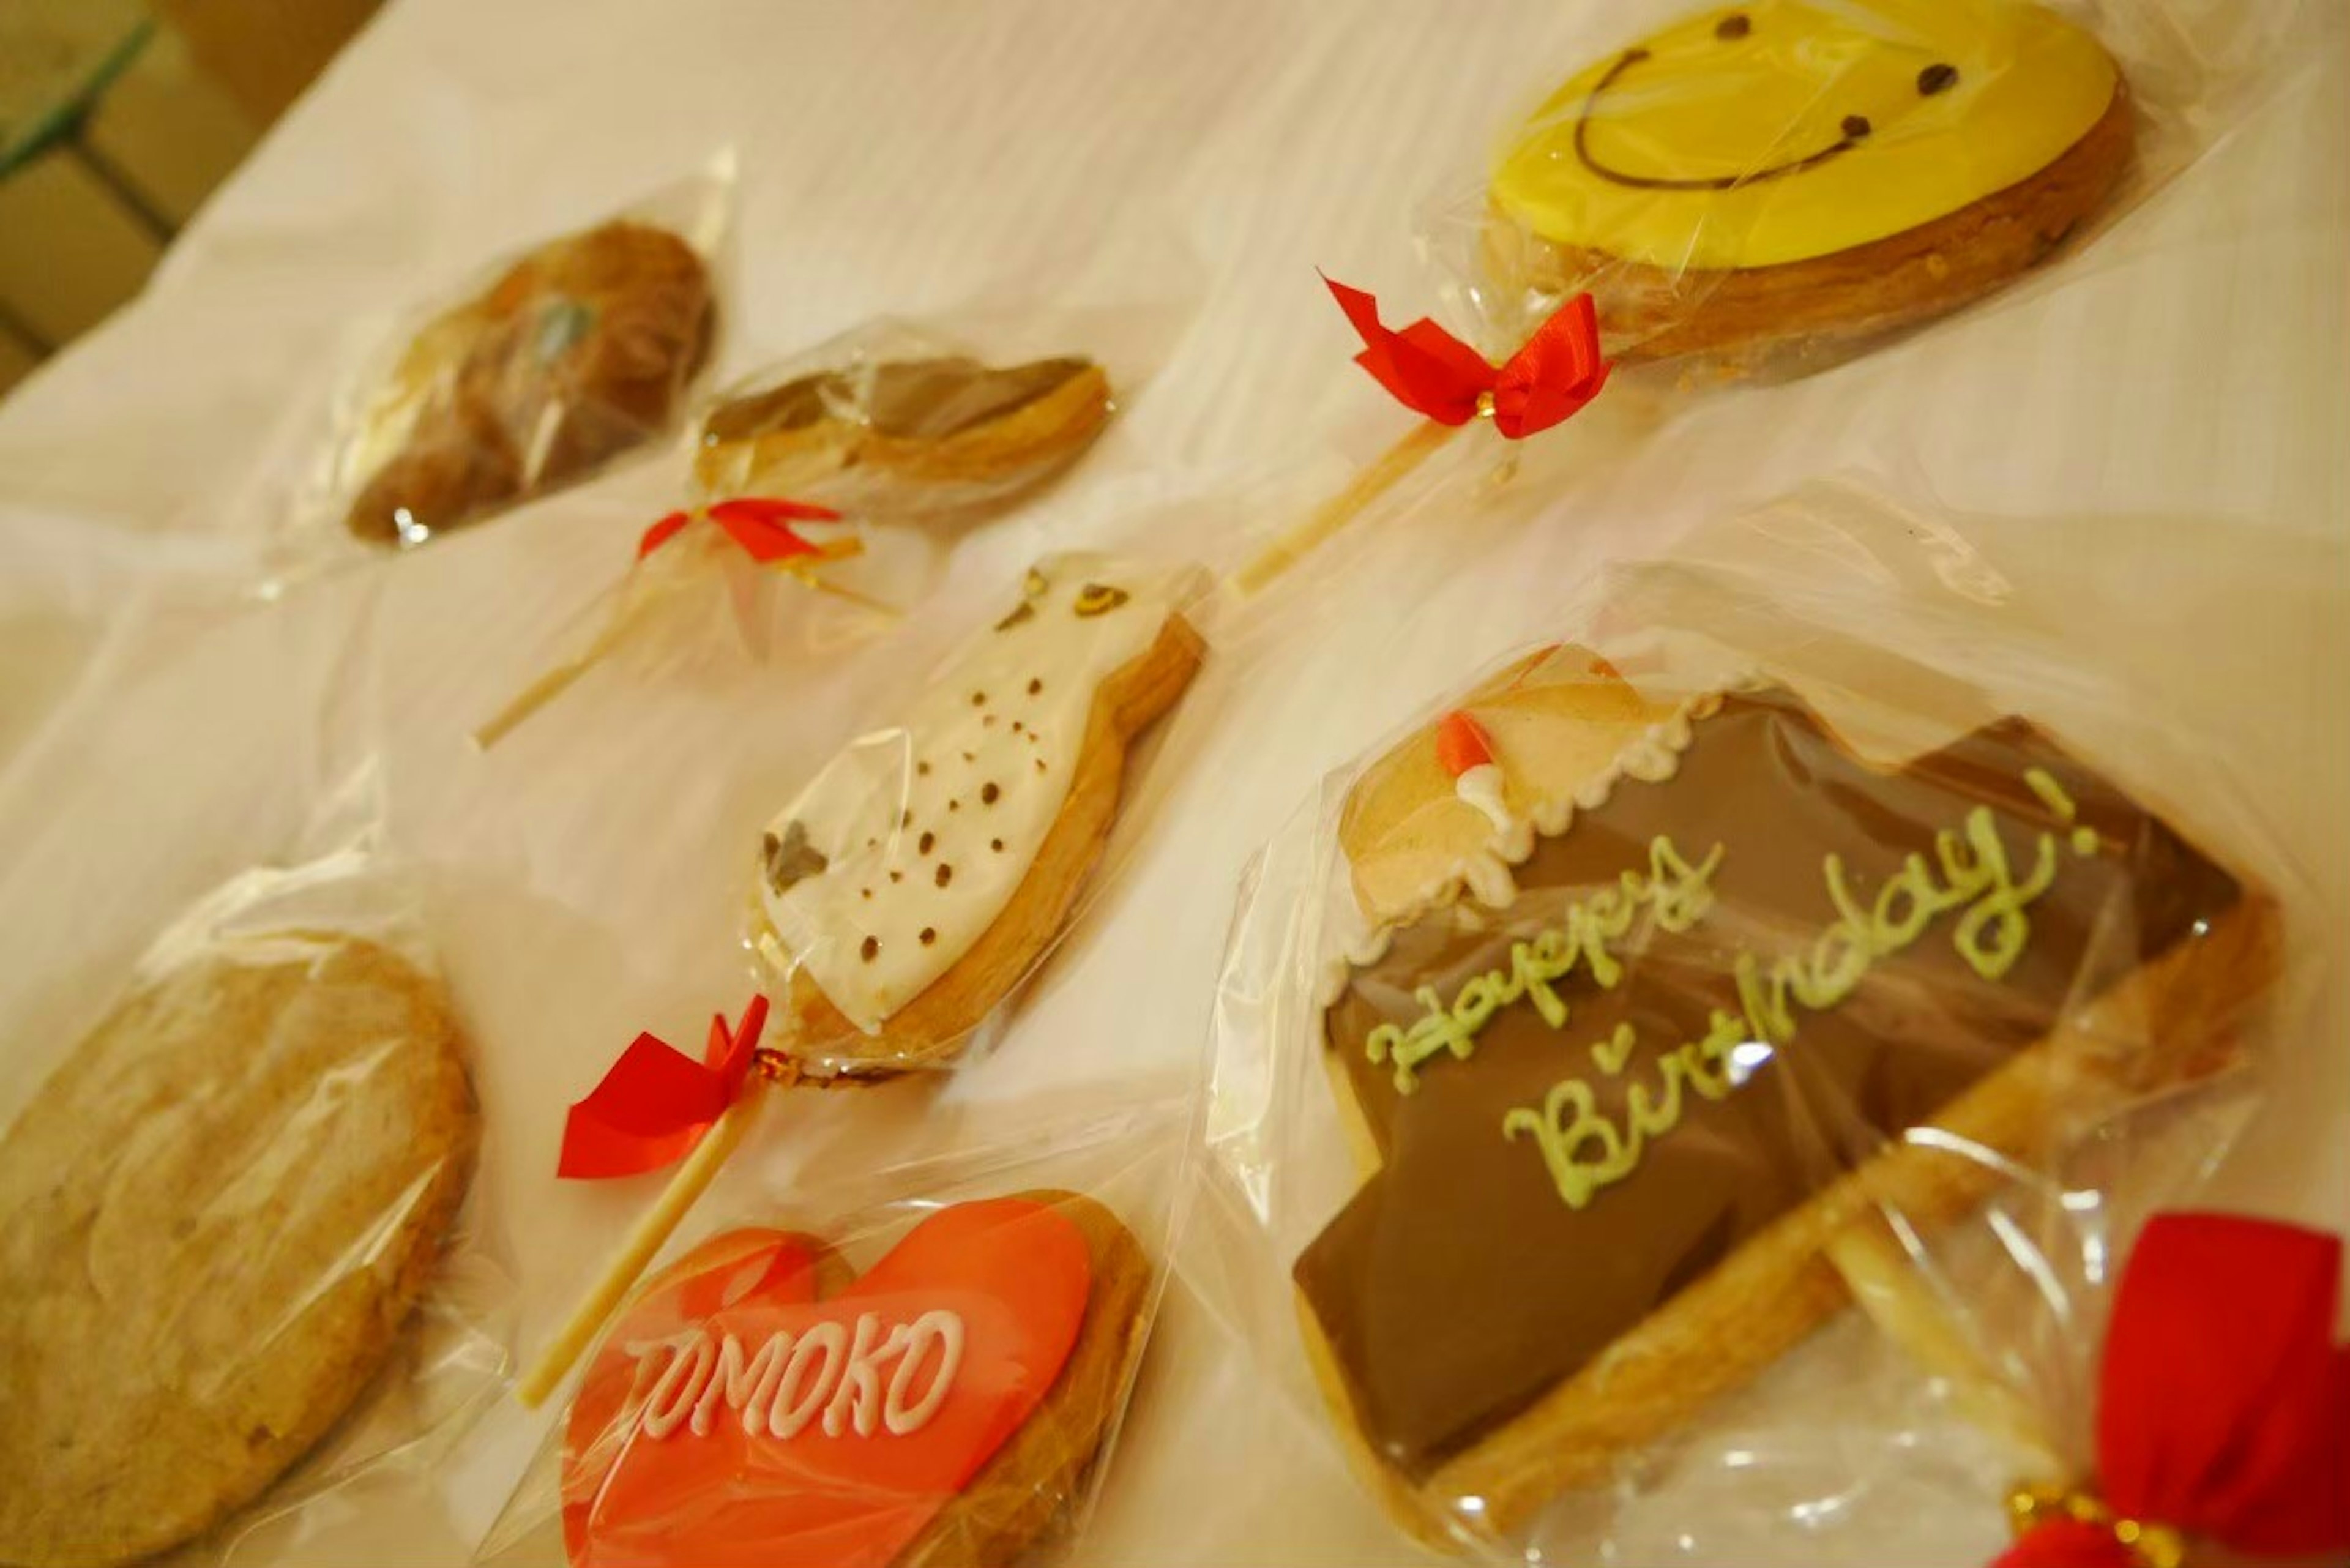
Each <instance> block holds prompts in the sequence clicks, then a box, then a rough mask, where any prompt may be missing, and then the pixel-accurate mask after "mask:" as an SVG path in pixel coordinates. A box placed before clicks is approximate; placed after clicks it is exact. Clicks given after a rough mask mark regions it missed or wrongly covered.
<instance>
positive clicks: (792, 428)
mask: <svg viewBox="0 0 2350 1568" xmlns="http://www.w3.org/2000/svg"><path fill="white" fill-rule="evenodd" d="M1109 412H1110V400H1109V379H1108V378H1107V376H1105V375H1103V374H1102V371H1101V368H1100V367H1099V366H1097V365H1096V364H1094V363H1093V362H1092V361H1091V360H1089V359H1079V358H1059V359H1039V360H1036V361H1035V362H1033V363H1030V364H1025V365H1014V366H1010V367H1008V368H1006V369H991V368H990V367H988V366H985V365H983V364H981V363H980V362H979V361H978V360H976V359H967V358H935V359H899V360H883V361H881V362H879V363H876V364H866V365H859V366H857V367H855V368H854V369H842V370H828V371H825V372H823V373H821V374H817V375H813V376H803V377H801V378H799V379H796V380H792V381H787V382H785V383H784V384H783V385H781V386H779V387H774V388H771V389H766V390H764V391H754V392H748V393H745V394H743V395H742V396H740V397H736V398H734V399H733V400H729V401H727V402H724V403H722V404H720V405H719V406H718V407H717V408H716V409H714V410H712V411H711V413H710V415H709V417H708V418H707V419H705V420H703V421H702V440H701V444H700V447H699V449H698V450H697V452H696V453H695V456H694V475H695V477H696V478H697V479H698V480H699V481H700V482H701V483H702V488H703V489H704V490H706V491H708V492H709V493H712V494H714V495H747V494H758V495H791V496H798V497H803V498H808V499H815V500H821V501H825V502H827V503H828V504H833V505H836V506H840V507H843V508H844V509H847V510H851V511H854V512H856V513H858V514H864V515H873V516H879V517H890V516H901V517H902V516H913V515H920V514H924V513H931V512H940V511H947V510H951V509H954V508H958V507H962V506H968V505H973V504H981V503H985V502H993V501H1000V500H1002V499H1003V498H1004V497H1006V496H1009V495H1011V494H1014V493H1017V492H1019V491H1022V490H1025V489H1027V488H1028V487H1030V486H1032V485H1035V484H1038V483H1042V482H1043V481H1045V479H1048V478H1050V477H1051V476H1052V475H1054V474H1055V473H1057V472H1060V471H1061V470H1062V469H1063V468H1065V467H1066V466H1067V465H1068V464H1069V463H1070V462H1073V461H1074V460H1075V459H1076V456H1077V454H1078V453H1079V452H1083V451H1084V450H1085V449H1086V448H1087V447H1088V446H1090V445H1092V444H1093V441H1094V438H1095V437H1096V436H1097V435H1099V434H1100V433H1101V431H1102V426H1103V425H1104V424H1105V423H1107V421H1108V419H1109Z"/></svg>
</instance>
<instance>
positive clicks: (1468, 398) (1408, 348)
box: [1322, 275, 1493, 425]
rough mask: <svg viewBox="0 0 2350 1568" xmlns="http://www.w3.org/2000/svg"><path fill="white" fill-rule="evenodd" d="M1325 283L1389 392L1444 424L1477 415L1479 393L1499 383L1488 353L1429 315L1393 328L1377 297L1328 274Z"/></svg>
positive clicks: (1366, 365)
mask: <svg viewBox="0 0 2350 1568" xmlns="http://www.w3.org/2000/svg"><path fill="white" fill-rule="evenodd" d="M1322 281H1323V282H1324V283H1325V284H1326V285H1327V286H1329V289H1330V294H1331V297H1333V298H1334V299H1336V301H1337V302H1338V308H1339V309H1340V310H1342V311H1344V312H1345V313H1346V317H1347V322H1348V323H1349V324H1350V325H1351V326H1352V327H1354V328H1355V333H1356V335H1357V337H1360V338H1362V340H1363V351H1362V352H1361V353H1359V354H1357V355H1356V356H1355V363H1356V364H1357V365H1360V366H1361V367H1362V368H1363V369H1366V370H1367V371H1369V372H1370V375H1371V379H1373V380H1375V381H1377V382H1378V384H1379V385H1380V386H1382V387H1384V388H1386V389H1388V395H1389V396H1391V397H1393V398H1394V399H1395V400H1396V401H1398V402H1399V403H1401V404H1402V405H1403V406H1404V407H1405V408H1408V409H1409V410H1412V411H1413V412H1414V413H1418V414H1424V415H1426V416H1427V417H1428V418H1430V419H1431V420H1435V421H1439V422H1440V423H1442V424H1448V425H1459V424H1466V423H1468V422H1469V421H1471V420H1472V419H1474V418H1476V415H1477V399H1478V397H1479V395H1480V394H1481V393H1483V392H1487V391H1490V390H1492V387H1493V368H1492V366H1491V365H1488V364H1487V363H1485V358H1484V356H1483V355H1482V354H1480V353H1478V352H1477V350H1475V349H1474V348H1471V347H1469V345H1468V344H1466V343H1463V342H1461V339H1459V338H1458V337H1453V336H1452V334H1451V333H1450V332H1447V331H1445V330H1444V328H1442V327H1439V326H1438V325H1437V324H1436V323H1435V322H1433V321H1430V320H1429V319H1427V318H1426V317H1421V318H1420V319H1419V320H1418V321H1415V322H1413V323H1412V324H1411V325H1410V326H1409V327H1405V328H1404V329H1403V330H1402V331H1400V332H1392V331H1389V330H1388V328H1387V327H1385V326H1384V325H1382V324H1381V323H1380V321H1379V307H1378V300H1377V299H1375V298H1373V297H1372V296H1370V295H1368V294H1367V293H1365V292H1364V291H1363V290H1361V289H1359V288H1350V287H1348V286H1347V285H1345V284H1343V283H1340V282H1339V281H1337V279H1336V278H1333V277H1331V276H1329V275H1323V278H1322Z"/></svg>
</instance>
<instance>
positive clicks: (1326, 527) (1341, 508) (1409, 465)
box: [1232, 420, 1462, 596]
mask: <svg viewBox="0 0 2350 1568" xmlns="http://www.w3.org/2000/svg"><path fill="white" fill-rule="evenodd" d="M1461 428H1462V427H1461V426H1460V425H1448V424H1443V423H1440V422H1439V421H1435V420H1422V421H1420V422H1419V424H1417V425H1415V426H1413V427H1412V428H1411V429H1410V430H1409V431H1407V432H1405V434H1404V436H1403V439H1401V440H1400V441H1397V442H1396V443H1395V444H1394V445H1393V446H1391V447H1389V448H1388V450H1387V451H1386V452H1382V453H1380V454H1379V458H1378V462H1374V463H1372V464H1371V465H1370V466H1369V467H1368V468H1366V469H1364V470H1363V472H1360V473H1358V474H1357V475H1356V476H1355V480H1354V483H1351V484H1349V485H1347V488H1346V489H1344V490H1342V491H1340V492H1338V493H1337V494H1336V495H1334V496H1332V497H1331V498H1330V499H1329V500H1327V501H1326V502H1324V503H1323V504H1321V506H1319V507H1318V508H1316V509H1315V513H1314V515H1312V516H1311V517H1308V518H1307V519H1306V520H1305V522H1303V523H1301V524H1298V525H1297V526H1296V527H1295V528H1293V529H1291V530H1290V531H1289V532H1288V533H1286V534H1284V535H1282V536H1281V537H1280V538H1278V539H1275V540H1274V542H1273V543H1272V544H1270V545H1266V546H1265V547H1264V548H1263V550H1262V551H1260V552H1259V553H1258V555H1257V556H1256V558H1255V559H1254V560H1252V561H1251V562H1249V563H1248V565H1246V566H1243V567H1242V568H1241V569H1240V571H1239V572H1238V573H1236V574H1235V575H1234V576H1233V577H1232V587H1234V588H1236V589H1238V590H1239V592H1240V593H1241V594H1243V596H1245V595H1249V594H1253V593H1256V592H1258V591H1260V590H1262V589H1263V587H1265V585H1266V584H1268V583H1270V582H1272V581H1273V580H1274V578H1275V577H1278V576H1281V574H1282V573H1284V572H1285V571H1287V570H1289V568H1290V567H1292V566H1295V565H1297V563H1298V562H1300V561H1302V560H1304V559H1305V557H1306V556H1309V555H1311V554H1312V553H1313V552H1314V551H1315V549H1316V548H1318V547H1319V546H1320V545H1323V544H1325V543H1326V542H1327V541H1328V540H1329V539H1330V538H1331V537H1332V536H1333V535H1336V534H1337V533H1338V532H1339V530H1341V529H1343V528H1345V527H1346V526H1347V524H1349V523H1352V522H1353V521H1354V520H1355V519H1356V518H1357V517H1358V516H1360V515H1361V514H1362V513H1363V512H1364V510H1365V509H1366V508H1367V507H1368V506H1369V505H1370V504H1371V503H1372V502H1374V501H1377V500H1378V498H1379V497H1380V496H1381V495H1383V494H1385V493H1387V492H1388V489H1389V488H1390V487H1392V486H1393V485H1394V484H1395V483H1396V482H1397V481H1398V480H1400V479H1401V478H1403V477H1404V475H1406V474H1408V473H1409V472H1411V471H1412V470H1413V469H1415V468H1418V467H1419V465H1420V464H1421V463H1423V462H1427V461H1428V460H1429V459H1430V457H1432V456H1434V455H1435V454H1436V452H1437V450H1438V449H1439V448H1440V447H1441V446H1443V445H1444V443H1445V442H1446V441H1451V439H1452V436H1453V432H1454V431H1459V430H1461Z"/></svg>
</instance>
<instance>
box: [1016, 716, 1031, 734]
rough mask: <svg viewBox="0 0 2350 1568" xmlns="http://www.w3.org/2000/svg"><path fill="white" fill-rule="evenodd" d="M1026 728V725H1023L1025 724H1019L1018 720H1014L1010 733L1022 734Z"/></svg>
mask: <svg viewBox="0 0 2350 1568" xmlns="http://www.w3.org/2000/svg"><path fill="white" fill-rule="evenodd" d="M1027 728H1028V726H1027V725H1025V724H1024V723H1022V722H1020V721H1019V720H1017V719H1014V720H1013V721H1012V732H1013V733H1014V734H1015V735H1017V734H1020V733H1022V732H1024V731H1025V730H1026V729H1027Z"/></svg>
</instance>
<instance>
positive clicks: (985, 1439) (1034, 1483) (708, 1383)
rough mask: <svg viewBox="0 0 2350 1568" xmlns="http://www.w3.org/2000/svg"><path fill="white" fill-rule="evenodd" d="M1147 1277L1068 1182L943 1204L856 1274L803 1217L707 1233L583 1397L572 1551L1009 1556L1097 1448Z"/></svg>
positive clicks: (571, 1458) (656, 1291)
mask: <svg viewBox="0 0 2350 1568" xmlns="http://www.w3.org/2000/svg"><path fill="white" fill-rule="evenodd" d="M1148 1282H1149V1264H1148V1262H1146V1261H1145V1259H1144V1258H1143V1255H1142V1253H1141V1250H1140V1249H1139V1246H1138V1245H1137V1244H1136V1242H1135V1241H1134V1239H1133V1237H1132V1236H1131V1235H1129V1234H1128V1232H1127V1231H1126V1230H1125V1228H1124V1227H1123V1226H1121V1225H1120V1224H1119V1223H1118V1220H1116V1219H1114V1218H1113V1217H1112V1216H1111V1215H1110V1214H1109V1212H1108V1210H1105V1209H1103V1208H1102V1207H1101V1206H1100V1205H1098V1204H1096V1203H1093V1202H1092V1201H1090V1200H1088V1199H1084V1198H1080V1197H1077V1196H1076V1195H1075V1194H1072V1193H1063V1192H1032V1193H1025V1194H1021V1195H1018V1196H1014V1197H1009V1198H999V1199H988V1200H985V1201H981V1202H972V1203H962V1204H956V1205H953V1206H951V1207H949V1208H945V1209H941V1210H937V1211H936V1212H934V1213H932V1214H931V1215H930V1216H929V1217H928V1218H926V1219H924V1220H922V1221H921V1222H920V1224H918V1225H916V1226H915V1227H914V1228H913V1229H912V1230H911V1231H908V1232H907V1233H906V1235H905V1236H904V1237H903V1238H902V1239H900V1240H899V1242H898V1244H897V1245H896V1246H895V1247H894V1248H892V1249H891V1250H890V1251H889V1253H888V1255H887V1256H885V1257H883V1258H882V1259H881V1260H880V1261H879V1262H877V1263H875V1264H874V1266H873V1267H872V1268H871V1269H869V1270H868V1271H867V1272H865V1273H864V1274H863V1275H862V1276H860V1277H857V1278H854V1279H850V1278H849V1277H848V1272H847V1268H846V1266H845V1265H844V1264H842V1263H841V1262H840V1261H839V1259H838V1258H837V1255H836V1254H834V1253H833V1252H832V1251H830V1250H829V1249H828V1248H827V1247H826V1245H825V1244H824V1243H823V1242H822V1241H818V1240H816V1239H815V1238H813V1237H809V1236H805V1235H798V1234H794V1233H791V1232H786V1231H765V1230H743V1231H730V1232H728V1233H726V1234H724V1235H722V1236H719V1237H715V1238H713V1239H712V1240H711V1241H707V1242H704V1243H703V1244H702V1246H700V1247H698V1248H696V1249H695V1250H694V1251H692V1252H691V1253H689V1254H688V1255H687V1256H685V1257H684V1258H682V1259H680V1260H679V1261H678V1262H676V1263H674V1264H672V1265H671V1267H669V1268H668V1269H666V1270H664V1271H662V1272H660V1274H658V1275H657V1276H655V1277H654V1278H653V1279H652V1281H651V1282H650V1283H649V1284H648V1286H647V1287H646V1289H645V1291H644V1292H643V1293H641V1294H640V1295H639V1298H638V1299H637V1301H636V1303H635V1304H634V1305H633V1306H631V1307H630V1309H629V1312H628V1313H627V1314H625V1315H624V1316H623V1317H622V1318H621V1319H620V1321H619V1323H618V1324H616V1325H615V1327H614V1328H613V1330H612V1332H611V1333H610V1334H608V1336H607V1337H606V1339H605V1342H604V1345H603V1347H602V1348H601V1349H600V1350H599V1351H598V1355H597V1358H596V1361H595V1363H594V1365H593V1366H591V1367H590V1368H589V1370H588V1373H587V1379H586V1381H585V1382H584V1384H583V1385H582V1386H581V1388H580V1391H579V1394H578V1396H577V1398H576V1399H575V1400H574V1401H573V1404H572V1407H571V1413H570V1417H569V1419H568V1422H567V1427H566V1429H565V1437H564V1454H563V1491H562V1495H563V1535H564V1543H565V1547H566V1549H567V1552H568V1553H569V1556H570V1559H571V1561H572V1562H573V1563H576V1564H578V1565H580V1568H590V1565H593V1568H624V1565H625V1568H689V1565H691V1568H732V1565H738V1564H739V1565H740V1568H754V1565H755V1568H767V1565H771V1564H775V1563H785V1562H789V1563H824V1564H827V1565H829V1568H883V1565H885V1564H899V1565H901V1568H902V1565H906V1564H911V1563H922V1564H926V1565H931V1568H937V1565H941V1564H947V1563H969V1564H973V1565H977V1564H982V1563H993V1562H1001V1561H1003V1559H1005V1558H1006V1557H1008V1556H1011V1555H1013V1554H1014V1553H1015V1552H1018V1551H1019V1550H1020V1549H1022V1548H1023V1547H1024V1546H1025V1545H1026V1544H1027V1543H1028V1542H1031V1541H1032V1540H1034V1539H1035V1536H1036V1535H1038V1534H1039V1533H1040V1532H1042V1531H1043V1530H1044V1529H1045V1527H1046V1526H1047V1525H1049V1524H1050V1523H1051V1522H1052V1521H1053V1520H1054V1518H1055V1516H1056V1515H1057V1514H1058V1513H1059V1512H1060V1511H1061V1509H1062V1507H1063V1505H1064V1504H1066V1502H1068V1501H1070V1500H1071V1498H1072V1497H1073V1496H1074V1495H1075V1493H1076V1490H1077V1483H1078V1481H1079V1480H1080V1479H1081V1478H1082V1476H1083V1473H1084V1471H1085V1469H1087V1466H1088V1465H1089V1463H1090V1462H1091V1460H1092V1459H1093V1456H1094V1454H1095V1453H1096V1451H1097V1449H1098V1448H1099V1447H1100V1444H1101V1439H1102V1437H1103V1434H1104V1433H1105V1432H1106V1431H1107V1428H1108V1424H1109V1421H1110V1419H1111V1417H1113V1415H1114V1414H1115V1413H1116V1409H1117V1407H1118V1402H1119V1398H1120V1394H1121V1390H1122V1389H1123V1388H1124V1386H1125V1383H1126V1379H1127V1375H1128V1371H1129V1370H1130V1368H1131V1366H1132V1362H1133V1357H1134V1355H1135V1353H1136V1351H1137V1350H1139V1345H1140V1310H1139V1309H1140V1305H1141V1302H1142V1297H1143V1294H1144V1292H1145V1289H1146V1287H1147V1285H1148Z"/></svg>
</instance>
